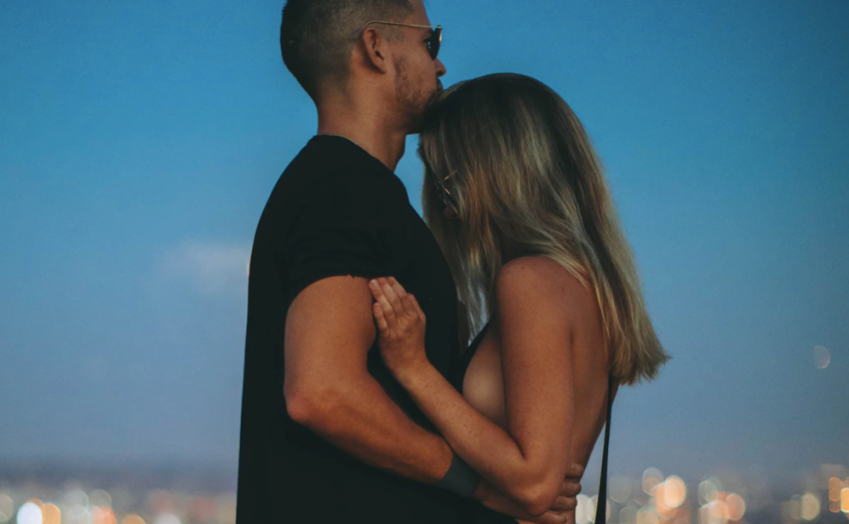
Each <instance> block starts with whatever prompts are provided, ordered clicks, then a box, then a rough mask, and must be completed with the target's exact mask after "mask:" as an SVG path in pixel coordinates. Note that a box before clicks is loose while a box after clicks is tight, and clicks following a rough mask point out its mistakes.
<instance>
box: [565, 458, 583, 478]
mask: <svg viewBox="0 0 849 524" xmlns="http://www.w3.org/2000/svg"><path fill="white" fill-rule="evenodd" d="M583 476H584V466H582V465H580V464H578V463H574V462H573V463H572V464H569V466H568V467H567V468H566V475H564V477H566V478H567V479H568V478H572V479H575V480H581V477H583Z"/></svg>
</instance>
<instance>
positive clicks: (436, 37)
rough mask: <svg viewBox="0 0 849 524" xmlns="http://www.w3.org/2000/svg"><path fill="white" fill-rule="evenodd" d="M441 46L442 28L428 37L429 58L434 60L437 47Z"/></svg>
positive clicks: (437, 51)
mask: <svg viewBox="0 0 849 524" xmlns="http://www.w3.org/2000/svg"><path fill="white" fill-rule="evenodd" d="M441 44H442V28H441V27H437V28H436V29H435V30H434V31H433V35H431V37H430V57H431V58H432V59H434V60H436V56H437V55H438V54H439V46H440V45H441Z"/></svg>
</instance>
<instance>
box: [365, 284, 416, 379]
mask: <svg viewBox="0 0 849 524" xmlns="http://www.w3.org/2000/svg"><path fill="white" fill-rule="evenodd" d="M369 289H371V294H372V295H374V300H375V302H374V306H373V309H372V311H373V313H374V318H375V320H377V328H378V330H379V332H380V336H379V337H378V340H377V345H378V347H379V348H380V354H381V356H382V357H383V362H384V363H385V364H386V367H387V368H389V370H390V371H391V372H392V373H393V374H394V375H395V377H396V378H399V380H400V376H402V375H404V374H406V373H409V372H410V371H413V370H415V369H417V368H420V367H421V366H426V365H428V364H429V363H428V360H427V355H426V354H425V323H426V322H425V321H426V319H425V314H424V312H422V309H421V308H420V307H419V303H418V302H417V301H416V298H415V297H414V296H413V295H411V294H409V293H407V292H406V291H405V290H404V288H403V287H402V286H401V284H399V283H398V281H397V280H395V279H394V278H393V277H389V278H378V279H375V280H372V281H371V282H369Z"/></svg>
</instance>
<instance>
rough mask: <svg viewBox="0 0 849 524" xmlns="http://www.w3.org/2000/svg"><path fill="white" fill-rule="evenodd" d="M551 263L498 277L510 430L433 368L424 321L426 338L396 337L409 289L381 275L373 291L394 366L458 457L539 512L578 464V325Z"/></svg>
mask: <svg viewBox="0 0 849 524" xmlns="http://www.w3.org/2000/svg"><path fill="white" fill-rule="evenodd" d="M552 264H554V263H553V262H551V261H550V260H548V259H538V258H523V259H519V260H516V261H513V262H511V263H510V264H507V265H506V266H505V267H504V268H503V270H502V272H501V274H500V275H499V277H498V282H497V286H496V300H497V303H498V306H497V317H498V318H497V320H498V323H499V328H500V330H501V346H502V362H503V373H504V383H505V395H506V409H507V420H508V430H509V431H505V430H504V429H502V428H501V427H499V426H498V425H496V424H495V423H493V422H491V421H490V420H488V419H487V418H486V417H484V416H483V415H481V414H480V413H479V412H478V411H477V410H475V409H474V408H473V407H472V406H471V405H470V404H469V403H468V402H467V401H466V400H465V398H463V396H462V395H460V393H458V392H457V391H456V390H455V389H454V388H453V387H452V386H451V385H450V384H449V383H448V381H446V380H445V379H444V377H442V375H440V374H439V372H438V371H437V370H436V369H435V368H433V366H431V365H430V364H429V363H428V362H427V358H426V356H425V354H424V351H423V340H424V338H423V330H424V322H423V321H422V323H421V327H420V329H421V331H422V333H421V336H420V340H417V338H418V337H419V335H418V334H413V333H412V331H410V330H408V331H406V332H403V333H402V332H401V331H399V328H398V326H400V325H401V324H400V323H399V321H400V322H403V321H404V318H407V319H409V318H411V317H409V315H405V311H406V309H405V307H406V306H404V305H403V303H402V299H403V298H404V296H403V295H406V293H404V291H403V288H400V286H398V285H397V283H394V286H393V285H391V284H390V283H389V282H390V281H387V280H384V279H381V281H382V283H383V285H382V286H379V288H375V287H374V286H372V292H373V294H375V296H376V298H378V304H380V305H379V306H376V307H375V315H376V316H377V317H378V327H379V328H380V330H381V339H382V340H379V343H380V344H381V351H382V354H383V356H384V360H385V361H386V362H387V366H388V367H389V368H390V369H391V370H393V373H395V374H396V377H397V378H398V380H399V382H400V383H401V384H402V385H403V386H404V387H405V388H406V389H407V390H408V391H409V393H410V395H411V396H412V398H413V399H414V400H415V401H416V403H417V404H418V405H419V407H420V408H421V409H422V411H423V412H424V413H425V414H426V415H427V416H428V418H430V420H431V421H432V422H433V423H434V425H435V426H436V427H437V428H438V429H439V431H440V433H441V434H442V435H443V436H444V437H445V439H446V441H447V442H448V443H449V445H450V446H451V447H452V448H453V449H454V451H455V452H456V453H457V454H458V455H460V457H461V458H463V459H464V460H465V461H466V462H467V463H468V464H469V465H470V466H471V467H472V468H473V469H475V470H476V471H478V472H479V473H480V474H481V475H482V476H483V477H484V478H485V479H486V480H488V481H490V482H491V483H492V484H493V486H495V487H496V488H497V489H498V490H500V491H502V492H504V493H505V494H507V495H509V496H510V497H511V498H513V499H514V500H516V501H517V502H519V503H520V504H521V505H522V507H523V508H524V509H525V510H526V511H528V513H530V514H532V515H539V514H541V513H543V512H544V511H545V510H547V509H548V508H550V507H551V506H552V504H553V503H554V501H555V500H556V498H557V492H558V490H559V488H560V485H561V482H562V479H563V477H564V475H565V473H566V471H567V467H568V465H569V464H570V462H572V461H571V460H570V457H569V456H568V450H569V449H570V444H571V429H572V423H573V417H574V411H575V408H574V397H575V395H574V390H573V385H574V380H573V379H572V378H573V377H572V373H573V367H572V344H571V342H572V332H573V326H572V325H570V323H569V322H568V319H569V318H574V316H573V315H572V314H571V313H572V312H571V311H570V307H575V305H574V304H573V303H572V302H573V301H570V300H563V298H562V293H559V292H552V284H553V281H554V280H555V279H554V278H553V275H554V273H553V272H555V271H557V270H556V268H555V267H553V266H552ZM558 267H559V266H558ZM560 274H561V275H562V273H560ZM561 280H562V278H561ZM392 282H394V280H393V281H392ZM396 290H397V291H396ZM379 295H382V296H383V299H381V297H380V296H379ZM406 296H407V297H410V295H406ZM393 297H394V298H393ZM390 301H392V302H394V303H395V304H397V305H395V306H393V304H391V303H390ZM405 301H406V302H408V303H409V302H410V301H409V299H405ZM413 302H414V299H413ZM414 306H415V307H417V304H414ZM411 307H412V306H411ZM393 308H394V309H397V310H399V311H398V312H397V313H396V312H395V311H394V310H393ZM418 311H419V312H420V311H421V310H420V309H418ZM381 316H382V317H383V321H381ZM422 316H423V314H422ZM392 322H394V325H395V326H396V331H398V332H397V333H395V334H394V335H393V333H391V330H389V324H390V323H392ZM392 337H394V338H392ZM405 337H406V338H405ZM414 340H415V342H413V341H414Z"/></svg>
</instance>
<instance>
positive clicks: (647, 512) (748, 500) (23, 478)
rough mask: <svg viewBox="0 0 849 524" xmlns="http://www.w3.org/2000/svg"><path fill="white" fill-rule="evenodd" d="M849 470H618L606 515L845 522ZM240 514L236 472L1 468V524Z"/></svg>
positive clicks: (221, 518) (179, 521)
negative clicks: (795, 473)
mask: <svg viewBox="0 0 849 524" xmlns="http://www.w3.org/2000/svg"><path fill="white" fill-rule="evenodd" d="M74 473H76V474H74ZM847 474H848V472H847V468H846V467H845V466H843V465H835V464H824V465H821V466H819V467H818V468H816V470H815V472H813V473H809V474H806V475H802V476H800V477H799V478H798V479H797V482H795V484H796V486H795V487H784V488H781V487H777V486H773V485H771V482H770V479H769V478H768V476H767V474H766V472H765V471H762V470H761V471H758V470H756V469H755V470H751V469H750V470H748V471H746V472H736V471H730V470H727V469H726V470H724V471H722V472H721V473H715V474H711V475H706V476H704V477H703V478H700V479H690V480H686V481H685V480H684V479H683V478H681V477H680V476H678V475H675V474H674V473H672V474H665V473H664V472H661V471H660V470H658V469H656V468H653V467H650V468H647V469H646V470H645V471H643V473H642V475H641V476H627V475H622V474H614V475H612V476H611V477H610V479H609V486H608V491H609V499H608V512H607V515H608V522H609V523H611V524H736V523H739V524H808V523H814V522H820V523H822V524H838V523H841V524H846V523H847V521H849V476H847ZM269 503H273V501H269ZM596 504H597V496H595V495H593V494H592V493H586V494H581V495H579V497H578V509H577V511H576V516H575V520H576V524H594V523H593V518H594V516H595V508H596ZM235 518H236V496H235V478H234V476H233V474H232V472H226V473H225V472H221V471H213V470H207V471H203V470H201V471H199V470H198V469H196V468H195V469H191V470H187V469H185V468H182V469H181V468H178V467H174V468H173V469H170V470H166V471H163V470H151V469H145V468H121V469H120V470H119V469H114V470H111V471H107V470H102V471H93V470H91V471H86V472H80V471H76V472H74V471H72V470H70V469H68V470H67V471H61V470H59V469H57V468H41V469H39V468H31V467H28V468H17V470H16V469H15V468H9V467H6V468H3V469H0V524H233V523H234V522H235Z"/></svg>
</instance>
